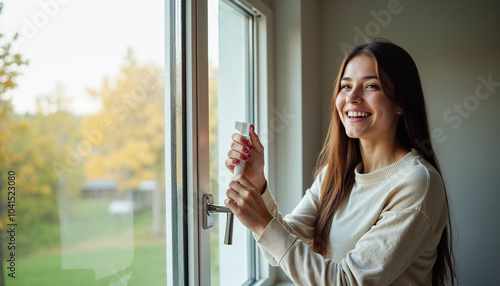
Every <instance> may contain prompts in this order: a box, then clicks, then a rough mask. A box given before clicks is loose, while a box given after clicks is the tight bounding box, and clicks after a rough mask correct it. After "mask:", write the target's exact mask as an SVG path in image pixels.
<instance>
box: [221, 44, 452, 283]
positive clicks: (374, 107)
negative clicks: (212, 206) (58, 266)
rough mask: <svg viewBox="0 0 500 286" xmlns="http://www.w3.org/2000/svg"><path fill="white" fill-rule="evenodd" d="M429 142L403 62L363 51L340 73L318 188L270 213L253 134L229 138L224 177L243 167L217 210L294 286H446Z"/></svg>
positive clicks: (441, 205)
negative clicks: (249, 235) (289, 207)
mask: <svg viewBox="0 0 500 286" xmlns="http://www.w3.org/2000/svg"><path fill="white" fill-rule="evenodd" d="M429 138H430V136H429V128H428V123H427V115H426V110H425V103H424V97H423V92H422V87H421V84H420V78H419V75H418V71H417V67H416V66H415V63H414V62H413V60H412V58H411V57H410V55H409V54H408V53H407V52H406V51H404V50H403V49H402V48H400V47H398V46H396V45H394V44H392V43H388V42H382V41H376V42H371V43H368V44H363V45H360V46H358V47H356V48H355V49H354V50H353V51H351V52H350V53H349V54H348V55H347V56H346V58H345V59H344V62H343V64H342V66H341V68H340V71H339V75H338V77H337V80H336V82H335V89H334V96H333V100H332V120H331V123H330V128H329V132H328V137H327V139H326V142H325V145H324V147H323V150H322V152H321V156H320V161H319V164H318V167H317V171H316V179H315V181H314V183H313V185H312V186H311V188H310V189H308V190H307V192H306V194H305V196H304V197H303V198H302V200H301V201H300V203H299V204H298V206H297V207H296V208H295V209H294V211H293V212H292V213H291V214H289V215H287V216H286V217H284V218H283V217H282V216H281V215H280V214H279V213H278V208H277V205H276V203H275V201H274V199H273V197H272V196H271V193H270V191H269V189H268V188H267V183H266V179H265V177H264V172H263V166H264V149H263V146H262V145H261V143H260V141H259V138H258V136H257V134H256V133H255V131H254V129H253V127H252V128H251V131H250V141H249V142H247V141H246V140H244V138H243V137H242V136H240V135H238V134H233V137H232V140H233V142H232V144H231V149H230V150H229V153H228V159H227V160H226V167H227V168H228V169H229V170H230V171H233V169H234V166H235V165H237V164H238V163H239V162H240V161H246V162H247V164H246V166H245V171H244V173H243V174H242V175H240V176H237V177H235V178H234V179H233V181H231V183H230V184H229V189H228V190H227V192H226V195H227V197H228V198H227V199H226V200H225V204H226V205H227V206H228V207H229V208H231V210H232V211H233V212H234V214H235V215H236V216H237V217H238V219H239V220H240V221H241V222H242V223H243V224H244V225H245V226H246V227H247V228H249V229H250V230H251V231H252V232H253V233H254V235H255V238H256V240H257V243H258V244H259V246H260V248H261V249H262V250H263V252H264V254H265V256H266V258H267V259H268V260H269V262H270V263H271V264H273V265H279V266H281V268H282V269H283V270H284V271H285V273H286V274H287V275H288V276H289V277H290V278H291V279H292V281H293V282H294V283H295V284H297V285H444V284H445V283H448V282H451V283H452V284H454V283H455V275H454V270H453V257H452V252H451V240H450V239H451V237H450V235H451V231H450V225H449V214H448V204H447V196H446V191H445V187H444V185H443V180H442V178H441V174H440V171H439V166H438V164H437V161H436V156H435V154H434V151H433V149H432V146H429V144H425V145H424V143H425V142H428V139H429ZM421 146H425V148H421Z"/></svg>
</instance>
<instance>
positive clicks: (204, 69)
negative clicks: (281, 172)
mask: <svg viewBox="0 0 500 286" xmlns="http://www.w3.org/2000/svg"><path fill="white" fill-rule="evenodd" d="M174 2H175V4H177V5H179V4H180V3H179V2H178V1H174ZM177 7H180V8H184V9H185V11H184V13H185V14H183V13H180V15H185V18H182V17H178V18H176V19H177V21H178V22H177V23H181V25H182V19H185V21H186V22H185V23H184V25H185V27H186V30H185V31H186V34H185V35H184V36H185V41H181V42H182V43H184V44H185V46H184V47H183V48H180V49H177V52H176V55H177V56H181V55H185V57H182V56H181V57H180V58H181V59H182V60H181V62H182V63H183V64H180V65H176V67H178V66H182V67H185V70H184V71H182V70H181V71H179V70H178V69H177V70H176V72H177V73H178V74H179V75H181V77H182V82H183V83H185V89H183V90H178V93H177V94H181V95H182V96H181V97H183V96H184V97H183V98H184V99H185V101H177V103H178V104H181V102H184V103H183V104H185V105H182V104H181V105H180V106H183V108H181V110H184V112H185V123H186V124H185V139H184V140H185V141H184V142H185V151H186V155H185V157H186V161H185V166H184V168H185V174H184V176H185V178H186V185H185V188H184V189H183V191H184V193H183V195H184V196H185V199H186V201H185V203H184V204H185V206H187V209H186V210H185V211H186V213H185V216H184V218H185V220H184V226H185V230H184V231H185V232H184V241H186V242H187V248H188V250H187V253H185V259H186V261H187V264H182V263H178V261H179V260H175V258H172V260H171V266H172V267H171V268H170V270H169V271H170V272H172V273H176V272H179V271H185V272H184V273H186V272H187V276H186V278H185V280H184V281H182V280H175V281H174V282H177V283H178V284H179V283H181V282H185V281H188V283H189V285H208V284H209V283H210V284H211V285H253V284H260V285H263V284H266V283H269V281H268V279H267V278H268V277H269V273H268V269H267V263H265V264H261V263H258V262H260V260H261V257H260V256H259V253H258V251H257V250H256V247H255V242H254V239H253V237H252V234H251V233H250V232H249V231H248V230H246V228H244V227H243V226H242V225H241V224H240V223H239V222H238V221H237V220H235V223H234V237H233V245H231V246H227V245H224V244H223V236H224V228H225V225H226V216H225V215H222V216H220V217H216V218H215V223H214V227H212V228H210V229H204V228H203V227H202V222H203V216H204V215H206V214H204V213H203V208H202V204H203V203H205V202H204V201H203V195H204V194H209V193H211V194H213V195H214V197H215V204H218V205H223V198H224V197H225V190H226V188H227V184H228V183H229V181H230V179H231V177H232V175H231V174H230V173H229V172H228V171H227V170H226V169H225V166H224V160H225V157H226V154H227V150H228V147H229V144H230V135H231V134H232V133H234V132H236V130H235V129H234V122H235V121H249V122H252V123H254V124H255V125H256V127H257V130H258V132H261V131H262V134H263V137H262V138H266V132H265V131H266V130H267V128H266V127H267V117H268V116H267V114H268V110H269V109H270V104H269V102H271V101H270V100H269V98H268V94H269V90H270V85H269V84H268V82H270V80H269V77H270V75H271V74H272V73H271V71H270V68H271V66H270V65H269V64H268V52H269V50H270V43H271V41H270V39H271V34H270V32H269V31H270V29H269V28H268V27H269V26H270V24H271V23H272V22H271V20H272V18H271V13H270V11H269V9H268V8H267V7H265V6H264V5H262V3H261V2H260V1H248V2H247V1H226V0H219V1H217V0H211V1H187V2H186V3H185V6H181V5H179V6H177ZM170 15H171V17H174V15H173V10H171V14H170ZM180 31H182V29H180ZM170 35H171V38H170V39H172V37H173V30H172V32H170ZM167 46H169V45H168V44H167ZM170 58H171V59H173V58H175V56H172V57H170ZM170 67H173V64H172V63H170ZM171 72H172V73H174V71H173V70H172V69H171ZM183 76H184V77H183ZM170 102H174V100H171V101H170ZM174 109H175V108H174V107H171V108H170V111H171V112H173V110H174ZM171 141H173V138H172V139H171ZM264 141H265V140H264ZM264 143H265V144H267V142H264ZM268 145H269V144H268ZM266 147H267V146H266ZM267 152H269V148H267ZM179 195H180V194H179V193H177V195H172V197H171V203H170V204H169V205H168V206H167V208H168V207H169V206H170V207H171V210H172V211H174V212H175V211H177V213H176V215H178V214H179V212H178V211H179V209H177V210H175V206H174V204H173V201H174V197H176V196H179ZM173 216H174V215H173ZM173 216H172V217H173ZM179 232H180V231H179V230H177V233H179ZM181 240H182V239H181ZM179 247H181V245H180V244H176V243H172V244H169V249H172V251H175V249H176V248H179ZM184 251H185V250H184ZM179 265H180V266H179ZM186 268H187V269H186ZM169 281H170V280H169ZM269 285H270V284H269Z"/></svg>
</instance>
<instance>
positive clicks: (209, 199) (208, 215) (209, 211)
mask: <svg viewBox="0 0 500 286" xmlns="http://www.w3.org/2000/svg"><path fill="white" fill-rule="evenodd" d="M216 213H226V214H227V219H226V233H225V236H224V244H227V245H231V244H233V221H234V214H233V212H232V211H231V209H230V208H228V207H225V206H218V205H215V204H214V198H213V196H212V195H211V194H204V195H203V228H204V229H209V228H211V227H212V226H214V216H213V215H214V214H216Z"/></svg>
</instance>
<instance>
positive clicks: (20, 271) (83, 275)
mask: <svg viewBox="0 0 500 286" xmlns="http://www.w3.org/2000/svg"><path fill="white" fill-rule="evenodd" d="M123 253H126V251H123V249H105V250H100V251H99V252H98V253H95V251H94V252H91V251H89V252H81V253H75V254H74V255H75V256H78V258H79V259H80V260H81V261H82V262H83V263H84V264H85V263H86V264H88V265H93V266H95V267H101V266H102V267H105V265H100V264H102V263H103V260H95V257H96V256H101V257H106V256H112V257H114V258H115V259H117V260H119V259H120V255H123ZM165 253H166V250H165V246H164V245H155V246H137V247H135V248H134V253H133V260H132V263H131V264H130V265H129V266H128V267H126V268H125V269H123V270H121V271H118V272H116V273H111V274H110V275H109V276H106V277H104V278H101V279H99V280H96V278H95V274H94V271H93V270H75V269H62V260H61V256H60V255H46V256H34V257H28V258H23V259H19V260H18V261H16V278H11V277H8V276H7V274H8V270H7V269H6V267H7V265H5V264H6V263H5V262H4V267H3V269H4V276H5V278H4V281H5V285H7V286H17V285H19V286H21V285H23V286H24V285H26V286H35V285H36V286H45V285H47V286H48V285H51V286H58V285H61V286H67V285H68V286H69V285H75V286H76V285H82V286H90V285H103V286H104V285H105V286H108V285H116V286H121V285H128V286H133V285H137V286H143V285H166V275H165V272H166V265H165ZM120 279H124V280H127V279H129V283H128V284H125V283H123V284H122V283H120V281H118V280H120Z"/></svg>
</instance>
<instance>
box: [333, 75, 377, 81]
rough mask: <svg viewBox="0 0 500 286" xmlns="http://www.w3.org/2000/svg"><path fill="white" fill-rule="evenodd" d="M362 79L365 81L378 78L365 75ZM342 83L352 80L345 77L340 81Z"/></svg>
mask: <svg viewBox="0 0 500 286" xmlns="http://www.w3.org/2000/svg"><path fill="white" fill-rule="evenodd" d="M362 79H364V80H367V79H378V76H376V75H367V76H364V77H363V78H362ZM341 80H342V81H351V80H352V79H351V78H350V77H348V76H345V77H343V78H342V79H341Z"/></svg>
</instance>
